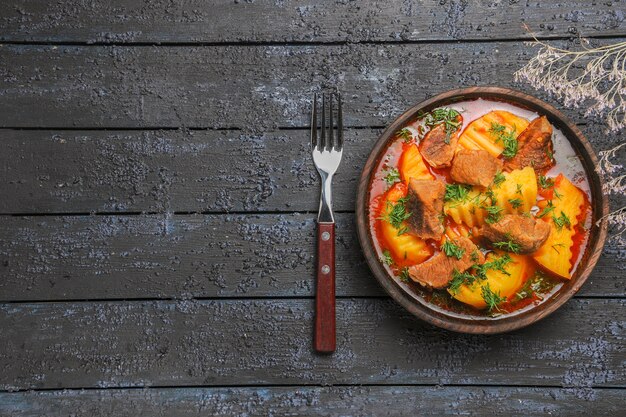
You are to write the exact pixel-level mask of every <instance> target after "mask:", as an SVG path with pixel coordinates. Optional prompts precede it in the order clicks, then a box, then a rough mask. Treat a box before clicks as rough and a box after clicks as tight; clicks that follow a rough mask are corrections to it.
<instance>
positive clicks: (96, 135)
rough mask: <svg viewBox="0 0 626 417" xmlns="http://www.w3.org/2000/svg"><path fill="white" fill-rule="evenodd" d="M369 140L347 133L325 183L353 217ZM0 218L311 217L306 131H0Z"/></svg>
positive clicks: (366, 133)
mask: <svg viewBox="0 0 626 417" xmlns="http://www.w3.org/2000/svg"><path fill="white" fill-rule="evenodd" d="M377 137H378V131H377V130H371V129H356V130H355V129H351V130H348V131H347V132H346V133H345V135H344V139H345V142H346V150H345V152H344V155H343V160H342V163H341V165H340V167H339V171H338V174H337V176H336V177H335V179H334V181H333V190H334V194H333V203H334V209H335V210H340V211H343V210H353V209H354V198H355V194H356V183H357V178H358V173H359V170H360V169H361V168H362V167H363V164H364V163H365V159H366V157H367V154H368V152H369V148H370V147H371V144H372V143H374V141H375V140H376V138H377ZM0 143H2V145H3V149H4V150H5V151H4V152H1V153H0V166H1V167H2V168H3V171H2V174H3V178H4V179H5V180H4V181H2V182H1V183H0V191H1V192H2V194H4V195H11V196H14V197H13V198H5V199H0V213H46V212H48V213H50V212H52V213H63V212H65V213H68V212H70V213H71V212H74V213H77V212H83V213H90V212H112V211H119V212H124V211H134V212H137V211H147V212H171V211H174V212H180V211H184V212H206V211H211V212H227V211H304V210H310V211H317V208H318V206H319V187H320V181H319V175H318V174H317V172H316V171H315V167H314V165H313V160H312V158H311V152H310V150H309V132H308V131H307V130H296V131H293V130H286V131H275V132H267V133H263V134H246V133H243V132H240V131H211V130H208V131H205V130H203V131H189V130H175V131H139V132H138V131H116V132H106V131H78V132H76V131H39V130H37V131H24V130H4V131H0Z"/></svg>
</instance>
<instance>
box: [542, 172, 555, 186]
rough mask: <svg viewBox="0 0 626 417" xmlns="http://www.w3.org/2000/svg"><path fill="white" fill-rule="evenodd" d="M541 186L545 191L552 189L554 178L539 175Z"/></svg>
mask: <svg viewBox="0 0 626 417" xmlns="http://www.w3.org/2000/svg"><path fill="white" fill-rule="evenodd" d="M539 186H540V187H541V188H543V189H547V188H551V187H553V186H554V180H553V179H552V178H549V177H546V176H543V175H539Z"/></svg>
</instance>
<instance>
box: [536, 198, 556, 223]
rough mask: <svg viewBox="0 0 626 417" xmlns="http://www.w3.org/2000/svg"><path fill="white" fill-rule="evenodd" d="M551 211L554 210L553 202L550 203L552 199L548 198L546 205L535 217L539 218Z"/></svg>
mask: <svg viewBox="0 0 626 417" xmlns="http://www.w3.org/2000/svg"><path fill="white" fill-rule="evenodd" d="M553 211H554V204H552V200H548V205H547V206H545V207H544V208H543V210H541V213H539V214H538V215H537V218H538V219H541V218H543V217H545V216H547V215H548V214H550V213H552V212H553Z"/></svg>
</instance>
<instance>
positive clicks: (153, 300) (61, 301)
mask: <svg viewBox="0 0 626 417" xmlns="http://www.w3.org/2000/svg"><path fill="white" fill-rule="evenodd" d="M311 279H312V278H311ZM335 298H336V299H337V300H339V301H350V300H381V301H390V300H392V298H391V297H390V296H388V295H337V296H336V297H335ZM572 298H573V299H575V300H606V301H620V300H626V295H578V294H576V295H574V297H572ZM313 300H315V296H314V295H284V296H281V295H272V296H269V295H259V296H242V297H238V296H223V297H219V296H212V297H180V298H178V297H162V298H159V297H136V298H132V297H120V298H67V299H53V300H44V299H39V300H37V299H32V300H1V299H0V307H2V305H3V304H4V305H20V304H21V305H25V304H71V303H74V304H84V303H111V304H114V303H115V304H117V303H137V304H138V303H157V302H160V303H162V302H169V303H171V302H188V301H220V302H222V301H224V302H226V301H241V302H248V301H313Z"/></svg>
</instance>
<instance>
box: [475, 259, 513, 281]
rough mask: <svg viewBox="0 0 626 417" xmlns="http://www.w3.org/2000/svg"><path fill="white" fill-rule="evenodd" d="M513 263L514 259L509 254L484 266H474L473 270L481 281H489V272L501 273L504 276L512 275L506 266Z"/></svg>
mask: <svg viewBox="0 0 626 417" xmlns="http://www.w3.org/2000/svg"><path fill="white" fill-rule="evenodd" d="M511 262H513V259H512V258H511V256H510V255H509V254H508V253H505V254H503V255H502V256H500V257H498V258H496V259H494V260H492V261H488V262H485V263H484V264H482V265H473V266H472V268H473V269H474V271H475V272H476V276H477V277H478V278H480V279H483V280H484V279H487V271H489V270H495V271H500V272H502V273H503V274H504V275H509V276H510V275H511V274H510V273H509V272H508V271H507V270H506V266H507V265H508V264H509V263H511Z"/></svg>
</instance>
